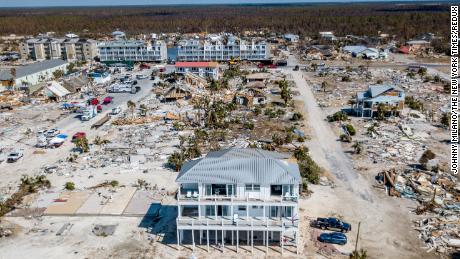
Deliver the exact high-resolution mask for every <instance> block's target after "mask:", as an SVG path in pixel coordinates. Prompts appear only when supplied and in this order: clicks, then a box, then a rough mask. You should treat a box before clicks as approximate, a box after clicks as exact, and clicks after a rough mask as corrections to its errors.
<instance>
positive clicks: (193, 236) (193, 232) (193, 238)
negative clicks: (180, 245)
mask: <svg viewBox="0 0 460 259" xmlns="http://www.w3.org/2000/svg"><path fill="white" fill-rule="evenodd" d="M192 246H193V251H194V252H195V230H194V229H193V221H192Z"/></svg>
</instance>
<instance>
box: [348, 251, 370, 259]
mask: <svg viewBox="0 0 460 259" xmlns="http://www.w3.org/2000/svg"><path fill="white" fill-rule="evenodd" d="M366 258H367V251H366V250H363V249H361V250H359V251H357V250H355V251H353V252H352V253H351V254H350V259H366Z"/></svg>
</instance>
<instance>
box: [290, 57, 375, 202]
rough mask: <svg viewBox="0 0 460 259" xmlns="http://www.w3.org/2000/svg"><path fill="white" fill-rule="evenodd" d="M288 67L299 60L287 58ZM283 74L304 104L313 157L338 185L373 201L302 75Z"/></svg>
mask: <svg viewBox="0 0 460 259" xmlns="http://www.w3.org/2000/svg"><path fill="white" fill-rule="evenodd" d="M288 64H292V65H293V66H295V65H296V64H298V61H297V59H296V58H295V57H294V56H289V60H288ZM285 71H286V73H287V74H288V75H290V76H292V79H293V80H294V82H295V83H296V85H297V88H298V90H299V92H300V95H301V98H302V99H303V101H304V103H305V106H304V109H305V110H304V112H305V113H306V114H307V117H308V125H309V126H310V127H311V130H312V132H311V134H312V139H311V141H310V143H309V148H310V151H311V153H312V156H313V158H314V159H315V160H316V161H318V163H320V165H321V166H323V167H325V168H326V169H327V170H328V171H330V172H331V173H332V174H333V175H334V176H335V177H336V178H337V179H339V180H340V181H339V182H338V183H339V184H342V185H343V187H345V188H347V189H349V190H351V191H353V192H354V193H356V194H359V196H360V197H362V198H363V199H364V200H367V201H370V202H372V201H373V198H372V194H371V192H370V190H369V188H368V187H367V186H369V184H368V183H367V182H366V181H365V179H362V177H361V176H360V175H359V174H358V173H357V172H356V171H355V170H354V169H353V166H352V164H351V161H350V160H349V159H348V157H346V155H345V153H344V152H343V149H342V146H341V145H340V142H338V141H337V136H336V135H335V133H334V132H333V131H332V129H331V127H330V126H329V125H328V122H327V121H326V120H325V119H326V115H325V114H324V113H323V111H322V110H321V108H320V107H319V106H318V104H317V102H316V100H315V97H314V95H313V92H312V90H311V87H310V86H308V84H307V82H306V81H305V79H304V78H303V72H300V71H293V70H292V69H286V70H285Z"/></svg>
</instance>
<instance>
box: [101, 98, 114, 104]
mask: <svg viewBox="0 0 460 259" xmlns="http://www.w3.org/2000/svg"><path fill="white" fill-rule="evenodd" d="M112 101H113V97H112V96H106V97H105V98H104V100H103V101H102V104H109V103H111V102H112Z"/></svg>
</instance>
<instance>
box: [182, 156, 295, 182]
mask: <svg viewBox="0 0 460 259" xmlns="http://www.w3.org/2000/svg"><path fill="white" fill-rule="evenodd" d="M289 157H290V155H287V154H282V153H277V152H271V151H266V150H261V149H238V148H231V149H224V150H220V151H215V152H210V153H208V155H207V156H206V157H205V158H200V159H196V160H192V161H189V162H187V163H185V165H184V166H183V167H182V170H181V172H180V173H179V175H178V176H177V179H176V182H179V183H216V184H217V183H221V184H223V183H234V184H237V183H242V184H245V183H253V184H262V185H264V184H300V182H301V177H300V172H299V167H298V165H297V163H292V162H288V161H286V159H288V158H289Z"/></svg>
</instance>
